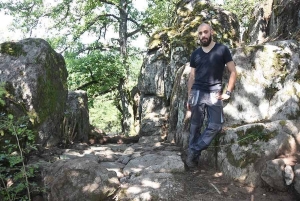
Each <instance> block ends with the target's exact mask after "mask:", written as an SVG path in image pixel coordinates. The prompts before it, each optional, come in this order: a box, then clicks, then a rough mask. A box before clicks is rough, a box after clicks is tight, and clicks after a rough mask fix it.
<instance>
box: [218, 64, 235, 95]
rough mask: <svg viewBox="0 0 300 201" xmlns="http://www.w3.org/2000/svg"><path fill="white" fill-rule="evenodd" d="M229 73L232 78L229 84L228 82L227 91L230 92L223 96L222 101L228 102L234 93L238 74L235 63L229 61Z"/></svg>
mask: <svg viewBox="0 0 300 201" xmlns="http://www.w3.org/2000/svg"><path fill="white" fill-rule="evenodd" d="M226 66H227V68H228V70H229V72H230V78H229V82H228V86H227V89H226V91H228V92H227V93H225V94H222V96H221V99H222V100H227V99H229V98H230V93H231V92H232V91H233V89H234V85H235V82H236V77H237V72H236V68H235V64H234V62H233V61H229V62H228V63H227V64H226Z"/></svg>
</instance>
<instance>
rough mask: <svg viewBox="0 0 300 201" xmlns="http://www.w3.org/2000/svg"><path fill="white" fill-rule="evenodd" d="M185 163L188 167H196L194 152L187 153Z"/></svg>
mask: <svg viewBox="0 0 300 201" xmlns="http://www.w3.org/2000/svg"><path fill="white" fill-rule="evenodd" d="M185 163H186V165H187V166H188V167H189V168H195V167H197V157H196V156H195V155H194V154H191V153H188V155H187V158H186V161H185Z"/></svg>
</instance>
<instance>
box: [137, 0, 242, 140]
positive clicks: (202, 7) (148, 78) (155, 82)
mask: <svg viewBox="0 0 300 201" xmlns="http://www.w3.org/2000/svg"><path fill="white" fill-rule="evenodd" d="M235 19H236V18H235V17H234V15H232V14H229V13H228V12H226V11H224V10H222V9H220V8H218V9H217V8H214V7H213V6H211V5H210V4H209V3H208V2H206V1H190V2H188V3H185V2H184V1H183V2H182V4H180V6H179V7H178V10H177V17H176V19H174V23H173V27H169V28H166V29H164V30H162V31H158V32H157V33H155V34H153V36H152V37H151V38H150V41H149V52H148V55H147V57H146V59H145V61H144V63H143V66H142V69H141V73H140V77H139V83H138V88H139V91H140V94H141V98H140V107H139V112H140V115H139V116H140V119H141V126H140V132H139V134H140V135H141V136H149V135H158V136H160V137H161V138H165V137H166V132H167V131H168V126H169V123H168V121H167V120H168V119H169V118H172V119H173V121H174V122H176V118H177V117H176V115H175V113H176V111H173V112H174V113H172V115H173V114H174V115H175V116H172V117H169V114H170V111H169V110H170V99H171V96H172V94H173V93H174V91H173V84H174V82H175V79H176V76H180V75H176V74H177V72H178V70H179V69H180V68H181V67H182V66H183V65H185V64H186V63H187V62H188V61H189V56H190V53H191V52H192V51H193V50H194V49H195V48H196V46H197V35H198V34H197V28H198V26H199V25H200V24H201V23H203V22H207V21H209V22H210V23H211V24H212V27H213V28H214V30H215V31H216V32H217V33H218V34H217V35H216V38H217V39H218V41H220V42H223V43H225V44H228V45H230V46H231V47H236V46H237V45H238V41H239V33H238V32H237V31H236V30H238V27H239V25H238V22H237V21H236V20H235ZM182 96H185V93H183V94H182ZM174 122H173V123H172V124H173V125H172V126H171V127H172V129H174V128H175V127H176V126H175V125H174ZM172 138H174V137H172Z"/></svg>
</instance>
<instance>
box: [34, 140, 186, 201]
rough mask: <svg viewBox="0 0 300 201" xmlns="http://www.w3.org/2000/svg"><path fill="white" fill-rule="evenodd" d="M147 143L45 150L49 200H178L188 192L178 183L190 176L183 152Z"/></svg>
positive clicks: (44, 173) (42, 166)
mask: <svg viewBox="0 0 300 201" xmlns="http://www.w3.org/2000/svg"><path fill="white" fill-rule="evenodd" d="M145 138H150V137H144V140H141V141H140V142H138V143H135V144H107V145H101V146H98V145H96V146H82V147H81V149H79V147H80V144H76V143H75V144H74V147H69V148H68V149H60V148H55V149H54V148H53V149H52V150H51V151H49V149H45V150H44V151H43V152H42V154H40V155H39V159H38V161H39V165H40V169H41V172H42V178H43V184H41V185H43V186H44V187H45V192H44V195H43V198H44V200H49V201H50V200H51V201H56V200H57V201H61V200H66V201H67V200H72V201H77V200H78V201H80V200H86V201H94V200H112V195H113V196H114V198H115V199H117V200H122V201H127V200H145V201H146V200H176V199H175V198H176V196H178V195H180V194H182V192H183V191H184V186H183V184H182V183H180V182H178V181H177V180H176V179H175V174H180V173H183V172H184V171H185V169H184V163H183V161H182V160H181V152H180V148H179V147H177V146H174V144H169V143H160V142H157V141H156V142H149V141H148V140H147V139H145ZM81 145H82V144H81ZM48 151H49V152H50V155H49V153H48ZM41 161H43V162H41ZM48 161H52V163H49V162H48Z"/></svg>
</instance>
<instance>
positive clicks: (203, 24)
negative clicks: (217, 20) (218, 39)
mask: <svg viewBox="0 0 300 201" xmlns="http://www.w3.org/2000/svg"><path fill="white" fill-rule="evenodd" d="M202 26H208V27H209V28H210V30H212V27H211V26H210V24H209V23H206V22H203V23H201V24H200V25H199V26H198V30H199V28H200V27H202Z"/></svg>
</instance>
